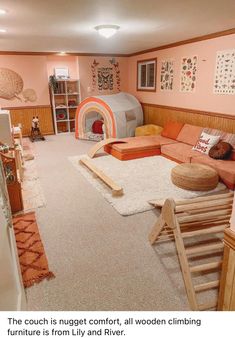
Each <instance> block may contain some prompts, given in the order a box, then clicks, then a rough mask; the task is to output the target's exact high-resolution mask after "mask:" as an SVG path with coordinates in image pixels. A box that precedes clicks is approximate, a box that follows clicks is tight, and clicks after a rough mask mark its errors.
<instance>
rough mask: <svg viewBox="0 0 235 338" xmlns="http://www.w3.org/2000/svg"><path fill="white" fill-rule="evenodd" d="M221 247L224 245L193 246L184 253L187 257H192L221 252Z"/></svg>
mask: <svg viewBox="0 0 235 338" xmlns="http://www.w3.org/2000/svg"><path fill="white" fill-rule="evenodd" d="M223 247H224V244H223V243H222V242H220V243H214V244H203V245H195V246H192V247H189V248H186V249H185V252H186V254H187V255H194V254H198V253H199V254H201V253H205V252H210V251H215V250H221V249H223Z"/></svg>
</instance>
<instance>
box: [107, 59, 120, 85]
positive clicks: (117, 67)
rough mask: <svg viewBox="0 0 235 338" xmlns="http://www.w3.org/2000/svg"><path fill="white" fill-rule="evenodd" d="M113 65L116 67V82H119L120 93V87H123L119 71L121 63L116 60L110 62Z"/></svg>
mask: <svg viewBox="0 0 235 338" xmlns="http://www.w3.org/2000/svg"><path fill="white" fill-rule="evenodd" d="M109 62H110V63H111V65H112V66H113V67H114V71H115V74H116V82H117V90H118V91H119V92H120V90H121V89H120V86H121V78H120V69H119V63H118V62H116V61H115V59H114V58H112V59H111V60H109Z"/></svg>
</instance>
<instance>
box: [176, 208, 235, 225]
mask: <svg viewBox="0 0 235 338" xmlns="http://www.w3.org/2000/svg"><path fill="white" fill-rule="evenodd" d="M224 215H231V210H216V211H210V212H205V213H201V214H195V215H191V216H177V220H178V222H179V223H180V224H181V223H187V222H194V221H203V220H211V221H213V219H215V220H217V219H218V218H217V217H220V216H224Z"/></svg>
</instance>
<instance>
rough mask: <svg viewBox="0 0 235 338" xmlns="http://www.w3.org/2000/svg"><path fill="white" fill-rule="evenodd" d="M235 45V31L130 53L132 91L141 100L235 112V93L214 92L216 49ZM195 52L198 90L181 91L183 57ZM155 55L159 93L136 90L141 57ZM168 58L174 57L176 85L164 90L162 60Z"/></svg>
mask: <svg viewBox="0 0 235 338" xmlns="http://www.w3.org/2000/svg"><path fill="white" fill-rule="evenodd" d="M234 47H235V35H229V36H224V37H220V38H216V39H211V40H205V41H200V42H195V43H191V44H187V45H182V46H178V47H174V48H169V49H164V50H159V51H156V52H151V53H146V54H142V55H138V56H133V57H130V58H129V61H128V69H129V81H128V84H129V85H128V91H129V92H130V93H132V94H133V95H135V96H136V97H137V98H138V99H139V100H140V101H142V102H146V103H154V104H160V105H167V106H173V107H181V108H191V109H198V110H204V111H212V112H218V113H227V114H231V115H235V95H218V94H213V80H214V71H215V61H216V52H217V51H221V50H226V49H234ZM193 55H197V56H198V70H197V75H196V76H197V81H196V91H195V92H194V93H181V92H180V63H181V58H182V57H185V56H193ZM155 57H157V59H158V67H157V91H156V92H155V93H150V92H149V93H147V92H141V91H136V73H137V70H136V69H137V64H136V63H137V60H143V59H149V58H155ZM165 58H170V59H173V60H174V85H173V86H174V87H173V91H171V92H162V91H160V62H161V60H163V59H165Z"/></svg>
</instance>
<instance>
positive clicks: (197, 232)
mask: <svg viewBox="0 0 235 338" xmlns="http://www.w3.org/2000/svg"><path fill="white" fill-rule="evenodd" d="M226 228H227V226H226V225H220V226H214V227H213V226H211V227H208V228H205V229H200V230H195V231H186V232H182V233H181V234H182V237H183V238H189V237H194V236H200V235H207V234H208V235H209V234H216V233H218V232H223V231H224V230H225V229H226Z"/></svg>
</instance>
